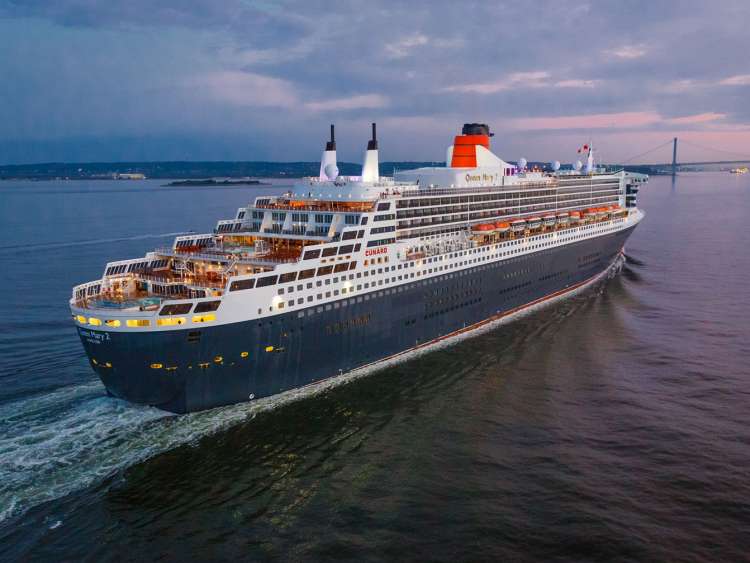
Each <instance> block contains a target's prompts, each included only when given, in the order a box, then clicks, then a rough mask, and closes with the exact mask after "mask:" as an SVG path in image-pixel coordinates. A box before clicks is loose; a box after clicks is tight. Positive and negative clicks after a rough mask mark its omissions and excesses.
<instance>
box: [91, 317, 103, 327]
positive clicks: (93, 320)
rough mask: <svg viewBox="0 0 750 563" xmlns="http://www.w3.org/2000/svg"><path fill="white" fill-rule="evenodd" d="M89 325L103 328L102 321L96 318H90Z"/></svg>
mask: <svg viewBox="0 0 750 563" xmlns="http://www.w3.org/2000/svg"><path fill="white" fill-rule="evenodd" d="M89 324H90V325H92V326H101V324H102V320H101V319H97V318H96V317H89Z"/></svg>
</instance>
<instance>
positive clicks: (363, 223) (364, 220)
mask: <svg viewBox="0 0 750 563" xmlns="http://www.w3.org/2000/svg"><path fill="white" fill-rule="evenodd" d="M360 225H367V217H362V222H361V223H360ZM359 232H360V233H362V232H364V231H359Z"/></svg>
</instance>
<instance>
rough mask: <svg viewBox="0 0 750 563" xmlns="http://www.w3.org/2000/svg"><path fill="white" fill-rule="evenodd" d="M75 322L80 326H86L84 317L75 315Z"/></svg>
mask: <svg viewBox="0 0 750 563" xmlns="http://www.w3.org/2000/svg"><path fill="white" fill-rule="evenodd" d="M76 320H77V321H78V322H79V323H81V324H82V325H85V324H86V317H84V316H83V315H76Z"/></svg>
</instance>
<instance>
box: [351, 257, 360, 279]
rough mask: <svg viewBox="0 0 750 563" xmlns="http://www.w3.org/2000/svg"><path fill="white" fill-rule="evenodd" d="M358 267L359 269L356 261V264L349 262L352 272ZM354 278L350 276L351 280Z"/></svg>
mask: <svg viewBox="0 0 750 563" xmlns="http://www.w3.org/2000/svg"><path fill="white" fill-rule="evenodd" d="M356 267H357V262H356V261H355V262H349V269H350V270H353V269H354V268H356ZM353 277H354V276H349V279H352V278H353ZM357 277H359V274H357Z"/></svg>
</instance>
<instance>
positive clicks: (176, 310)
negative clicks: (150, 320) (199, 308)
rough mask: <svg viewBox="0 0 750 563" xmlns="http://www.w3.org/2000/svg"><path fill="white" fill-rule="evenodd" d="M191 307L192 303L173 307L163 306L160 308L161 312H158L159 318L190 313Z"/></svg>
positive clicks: (178, 304) (176, 304) (177, 304)
mask: <svg viewBox="0 0 750 563" xmlns="http://www.w3.org/2000/svg"><path fill="white" fill-rule="evenodd" d="M192 307H193V304H192V303H175V304H173V305H164V307H162V308H161V311H159V316H160V317H163V316H165V315H184V314H185V313H188V312H190V309H192Z"/></svg>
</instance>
